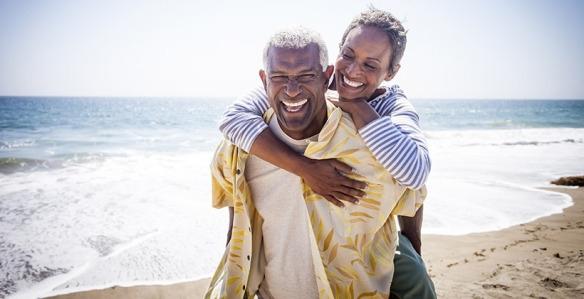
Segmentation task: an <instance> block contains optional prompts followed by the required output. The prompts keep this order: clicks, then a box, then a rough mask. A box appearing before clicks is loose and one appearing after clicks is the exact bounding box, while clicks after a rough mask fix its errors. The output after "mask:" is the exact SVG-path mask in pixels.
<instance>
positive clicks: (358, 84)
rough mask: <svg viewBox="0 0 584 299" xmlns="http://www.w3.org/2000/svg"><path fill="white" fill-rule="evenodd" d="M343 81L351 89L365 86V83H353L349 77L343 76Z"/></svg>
mask: <svg viewBox="0 0 584 299" xmlns="http://www.w3.org/2000/svg"><path fill="white" fill-rule="evenodd" d="M343 81H344V82H345V84H347V85H349V86H351V87H360V86H362V85H363V83H360V82H355V81H351V80H349V79H347V77H345V76H343Z"/></svg>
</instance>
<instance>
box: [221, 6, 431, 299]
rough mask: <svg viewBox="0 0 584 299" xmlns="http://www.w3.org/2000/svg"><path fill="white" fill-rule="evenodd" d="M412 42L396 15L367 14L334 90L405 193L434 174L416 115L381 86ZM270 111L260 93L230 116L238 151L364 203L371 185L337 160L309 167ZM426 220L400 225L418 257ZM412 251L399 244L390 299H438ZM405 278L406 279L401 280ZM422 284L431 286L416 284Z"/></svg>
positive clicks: (348, 42) (229, 131)
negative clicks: (276, 128) (271, 126)
mask: <svg viewBox="0 0 584 299" xmlns="http://www.w3.org/2000/svg"><path fill="white" fill-rule="evenodd" d="M406 41H407V40H406V31H405V30H404V28H403V26H402V25H401V23H400V22H399V21H398V20H397V19H395V18H394V17H393V16H392V15H391V14H390V13H388V12H384V11H381V10H377V9H369V10H368V11H365V12H363V13H362V14H361V15H359V16H358V17H356V18H355V19H354V20H353V21H352V22H351V24H350V25H349V26H348V28H347V29H346V30H345V33H344V34H343V37H342V40H341V43H340V47H341V48H340V53H339V56H338V58H337V61H336V63H335V76H334V79H333V82H332V84H331V87H332V88H335V87H336V89H337V91H338V101H336V104H337V105H338V106H340V107H341V108H342V109H343V110H344V111H345V112H347V113H349V114H350V115H351V117H352V118H353V121H354V123H355V126H356V127H357V129H358V132H359V134H360V135H361V137H362V138H363V140H364V141H365V143H366V144H367V146H368V147H369V149H370V150H371V152H372V153H373V154H374V156H375V157H376V159H377V160H378V161H379V162H380V163H381V164H382V165H383V166H384V167H385V168H386V169H387V170H388V171H389V173H390V174H391V175H392V176H393V177H394V178H395V179H396V180H397V181H398V182H400V183H401V184H402V185H404V186H407V187H410V188H413V189H417V188H420V187H421V186H423V185H424V183H425V181H426V178H427V176H428V173H429V170H430V160H429V156H428V149H427V146H426V143H425V139H424V136H423V134H422V132H421V130H420V128H419V126H418V115H417V113H416V112H415V110H414V109H413V107H412V106H411V104H410V102H409V101H408V100H407V98H406V97H405V95H404V93H403V91H402V90H401V89H400V88H399V87H398V86H397V85H394V86H391V87H385V86H382V85H381V84H382V83H383V82H384V81H390V80H391V79H392V78H393V77H394V76H395V75H396V73H397V72H398V70H399V68H400V64H399V62H400V60H401V58H402V56H403V53H404V50H405V46H406ZM268 106H269V105H268V101H267V97H266V95H265V91H264V90H263V89H262V88H258V89H256V90H254V91H253V92H252V93H250V94H249V95H247V96H245V97H243V98H242V99H239V100H238V101H237V102H236V103H234V104H233V105H232V106H230V107H229V108H228V110H227V112H226V113H225V118H224V119H223V120H222V122H221V124H220V129H221V131H222V132H223V133H224V134H225V136H226V137H227V138H228V139H229V140H230V141H231V142H233V143H234V144H236V145H237V146H238V147H240V148H242V149H244V150H246V151H248V152H250V153H251V154H253V155H256V156H258V157H260V158H262V159H263V160H266V161H268V162H270V163H272V164H274V165H277V166H279V167H281V168H283V169H286V170H288V171H290V172H292V173H294V174H296V175H298V176H300V177H302V178H303V179H304V181H305V182H306V184H307V185H308V186H309V187H311V189H312V190H313V191H314V192H316V193H318V194H320V195H322V196H323V197H325V198H326V199H327V200H329V201H330V202H332V203H334V204H336V205H338V206H343V203H342V202H341V200H343V201H350V202H353V203H356V202H358V200H359V198H360V197H361V196H363V195H364V194H365V193H364V192H363V191H362V190H363V189H364V188H365V184H363V183H361V182H358V181H354V180H352V179H350V178H347V177H345V176H344V175H343V173H348V172H350V171H351V169H350V167H349V166H347V165H345V164H343V163H341V162H339V161H336V160H311V159H308V158H306V157H304V156H302V155H299V154H297V153H296V152H294V151H293V150H291V149H290V148H288V147H287V146H286V145H284V144H283V143H282V142H281V141H279V140H278V139H277V138H276V137H275V136H274V135H273V134H272V132H271V131H270V130H266V128H267V125H266V124H265V123H264V121H263V120H262V114H263V113H264V112H265V111H266V110H267V107H268ZM421 216H422V212H421V209H420V211H419V212H418V214H417V217H414V218H413V219H407V218H401V219H400V226H401V227H402V233H403V234H406V235H408V237H409V238H410V239H411V240H412V241H413V243H414V245H413V247H414V248H415V250H416V251H417V252H418V253H419V252H420V246H421V244H420V243H421V242H420V239H419V233H420V227H421ZM404 246H405V248H401V247H404ZM414 248H412V244H411V243H410V242H409V241H408V240H406V239H405V238H400V248H398V250H399V251H401V252H402V254H401V255H396V259H395V260H394V263H395V269H396V270H395V275H394V283H393V284H392V294H396V295H397V296H399V297H401V298H407V297H412V298H432V297H435V294H434V291H433V286H432V283H431V281H430V280H429V278H428V277H427V275H426V271H425V268H424V266H423V262H422V261H421V258H420V257H419V255H417V254H416V253H415V252H414ZM412 267H413V268H414V269H412ZM408 268H409V269H408ZM402 270H404V271H405V272H404V273H405V274H400V273H402ZM412 273H414V275H413V276H417V277H413V276H412ZM420 281H425V282H422V283H416V282H420Z"/></svg>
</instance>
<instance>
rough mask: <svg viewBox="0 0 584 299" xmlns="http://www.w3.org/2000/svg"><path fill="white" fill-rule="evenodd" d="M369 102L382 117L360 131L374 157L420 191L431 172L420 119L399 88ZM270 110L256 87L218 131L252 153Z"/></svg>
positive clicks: (232, 109) (239, 101)
mask: <svg viewBox="0 0 584 299" xmlns="http://www.w3.org/2000/svg"><path fill="white" fill-rule="evenodd" d="M384 88H385V92H384V93H383V94H382V95H380V96H378V97H376V98H375V99H373V100H371V101H369V104H370V105H371V107H373V109H375V111H377V113H378V114H379V115H380V117H379V118H378V119H376V120H374V121H372V122H371V123H369V124H367V125H366V126H364V127H363V128H361V129H359V134H360V135H361V138H363V140H364V141H365V144H366V145H367V147H368V148H369V150H370V151H371V152H372V153H373V155H374V157H375V158H376V159H377V161H379V162H380V163H381V164H382V165H383V166H384V167H385V169H387V171H389V173H390V174H391V176H393V177H394V178H395V179H396V180H397V181H398V182H399V183H400V184H401V185H403V186H406V187H410V188H412V189H418V188H420V187H422V186H423V185H424V184H425V183H426V179H427V178H428V174H429V172H430V165H431V164H430V156H429V154H428V146H427V144H426V138H425V137H424V135H423V134H422V131H421V129H420V126H419V117H418V114H417V113H416V111H415V109H414V107H413V106H412V104H411V103H410V101H409V100H408V99H407V97H406V96H405V94H404V92H403V91H402V90H401V89H400V88H399V86H397V85H393V86H391V87H384ZM268 108H269V103H268V99H267V96H266V92H265V91H264V89H263V88H262V87H257V88H256V89H254V90H252V91H251V92H250V93H248V94H247V95H245V96H243V97H240V98H238V99H237V100H236V101H235V102H234V103H233V104H232V105H230V106H229V107H228V108H227V111H226V112H225V114H224V116H223V119H222V120H221V121H220V124H219V129H220V130H221V132H222V133H223V134H224V135H225V137H226V138H227V139H228V140H229V141H231V142H232V143H233V144H235V145H237V146H238V147H239V148H241V149H243V150H245V151H246V152H249V150H250V149H251V146H252V144H253V142H254V140H255V139H256V138H257V136H258V135H259V134H260V133H261V132H262V131H263V130H265V129H266V128H267V127H268V126H267V124H266V123H265V122H264V121H263V119H262V115H263V114H264V112H265V111H266V110H268Z"/></svg>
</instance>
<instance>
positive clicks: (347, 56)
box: [342, 53, 353, 59]
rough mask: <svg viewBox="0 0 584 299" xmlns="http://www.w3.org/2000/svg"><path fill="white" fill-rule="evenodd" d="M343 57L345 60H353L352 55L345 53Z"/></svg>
mask: <svg viewBox="0 0 584 299" xmlns="http://www.w3.org/2000/svg"><path fill="white" fill-rule="evenodd" d="M342 56H343V58H344V59H351V58H353V57H351V55H349V54H345V53H343V54H342Z"/></svg>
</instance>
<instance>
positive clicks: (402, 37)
mask: <svg viewBox="0 0 584 299" xmlns="http://www.w3.org/2000/svg"><path fill="white" fill-rule="evenodd" d="M358 26H372V27H376V28H379V29H381V30H382V31H383V32H385V34H387V37H389V42H390V43H391V49H392V53H391V57H389V58H390V60H389V71H390V72H394V71H397V69H396V66H397V65H398V64H399V62H400V61H401V59H402V57H403V55H404V51H405V50H406V43H407V37H406V33H407V31H406V30H405V29H404V26H402V24H401V22H400V21H399V20H398V19H396V18H395V17H394V16H393V15H392V14H391V13H389V12H388V11H383V10H380V9H377V8H375V7H370V8H369V9H368V10H366V11H364V12H362V13H361V14H359V15H358V16H356V17H355V18H354V19H353V21H351V24H349V26H348V27H347V29H346V30H345V33H344V34H343V38H342V39H341V43H340V45H339V46H341V47H342V46H343V45H344V44H345V41H346V39H347V35H349V32H351V30H353V29H355V28H356V27H358Z"/></svg>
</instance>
